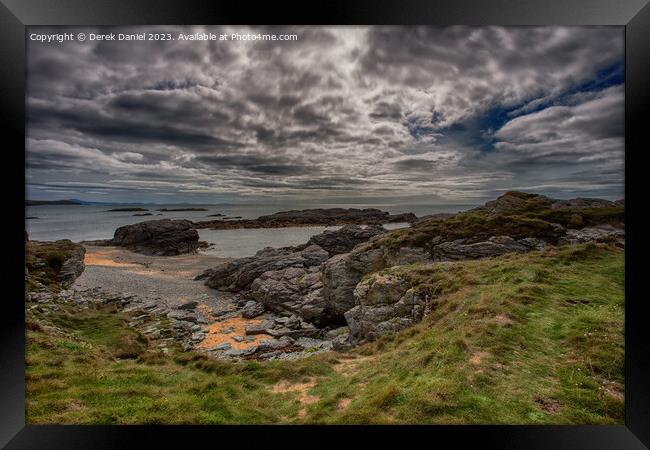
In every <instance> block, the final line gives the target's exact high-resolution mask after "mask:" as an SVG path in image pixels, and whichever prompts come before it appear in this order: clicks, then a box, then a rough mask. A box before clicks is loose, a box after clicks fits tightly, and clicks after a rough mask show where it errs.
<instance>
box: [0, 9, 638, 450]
mask: <svg viewBox="0 0 650 450" xmlns="http://www.w3.org/2000/svg"><path fill="white" fill-rule="evenodd" d="M270 23H277V24H304V25H308V24H319V25H326V24H331V25H334V24H350V25H352V24H354V25H371V24H391V25H392V24H411V25H415V24H420V25H622V26H625V30H626V32H625V36H626V41H625V52H626V54H625V63H626V69H625V95H626V100H625V128H626V143H625V145H626V152H625V180H626V183H625V197H626V241H627V246H626V268H625V276H626V310H625V316H626V321H625V323H626V330H625V331H626V337H625V351H626V353H625V361H626V369H625V425H619V426H430V427H372V428H370V427H312V426H306V427H255V426H250V427H249V426H246V427H225V426H224V427H190V426H187V427H186V426H175V427H164V426H129V427H118V426H56V425H51V426H37V425H26V424H25V370H24V358H25V336H24V322H25V315H24V314H25V311H24V303H23V302H22V300H21V291H22V292H23V293H24V283H23V267H22V266H23V265H24V264H23V263H24V248H23V241H22V236H23V233H24V226H25V224H24V197H25V195H24V194H25V188H24V184H25V178H24V170H20V167H21V166H20V165H21V164H23V165H24V158H25V154H24V142H25V136H24V132H25V78H26V54H25V47H26V44H25V34H26V33H25V29H26V28H25V27H26V26H29V25H145V24H158V25H175V24H247V25H253V24H270ZM0 49H1V52H0V61H1V62H2V69H1V70H0V98H1V103H0V117H1V118H2V124H3V127H2V128H3V138H4V139H3V141H4V142H3V143H4V144H5V145H6V146H5V151H4V152H3V156H4V157H5V159H6V160H7V161H6V166H5V174H4V176H3V177H2V178H3V187H4V191H3V192H4V193H5V195H6V196H7V197H8V199H7V202H6V203H5V211H7V210H8V211H9V212H8V214H7V215H8V216H10V217H9V220H7V219H6V220H5V222H6V223H5V225H8V230H9V234H8V236H9V239H7V241H8V242H10V243H11V245H10V250H9V251H8V252H7V253H5V254H4V257H5V258H6V260H7V261H6V262H7V264H6V268H5V269H4V270H5V272H4V275H5V276H4V278H5V280H7V283H6V285H9V286H10V287H11V289H10V290H8V291H5V294H4V295H3V296H2V297H3V302H2V313H1V314H0V316H1V317H3V319H4V320H3V326H2V327H1V328H0V330H1V331H0V332H1V333H2V340H1V342H2V343H1V345H2V351H1V353H0V391H1V395H0V400H1V403H0V408H1V409H2V412H1V414H0V417H1V419H0V445H3V446H5V448H8V449H44V448H47V449H58V448H61V449H64V448H65V449H74V448H93V449H99V448H111V449H112V448H131V447H136V446H137V447H139V448H142V447H143V443H144V444H145V445H144V447H150V446H151V447H153V446H159V445H162V444H164V443H167V444H170V443H173V442H174V441H176V442H182V443H183V446H184V447H185V448H187V447H204V446H205V445H206V444H205V443H208V445H211V446H217V445H219V443H223V444H225V441H224V439H225V437H235V438H237V439H240V440H241V439H245V443H244V444H242V443H241V442H240V444H226V445H244V446H245V447H253V446H256V445H259V444H262V445H265V446H269V445H271V444H272V443H277V444H281V445H284V446H286V445H287V442H289V443H291V444H292V445H290V446H298V445H300V443H301V442H302V443H304V445H308V446H310V447H313V446H315V445H316V446H319V445H328V446H331V445H340V442H339V441H338V439H337V438H330V437H328V436H326V437H323V438H321V437H319V436H320V434H321V433H324V434H326V435H329V434H338V433H342V432H343V433H345V434H352V433H363V434H367V435H368V436H369V437H370V436H372V438H373V439H378V440H380V441H383V443H385V444H389V443H393V444H398V445H399V444H401V443H404V444H407V445H410V444H408V442H409V441H411V440H412V439H414V433H415V432H416V433H417V435H418V436H417V437H418V438H420V439H422V438H424V439H425V440H424V441H421V442H425V443H427V444H428V445H427V446H429V445H431V446H434V445H435V446H440V443H441V442H453V443H454V448H456V447H459V446H463V445H465V444H474V445H476V444H479V445H480V446H481V447H486V448H520V449H546V448H550V449H565V448H566V449H642V448H647V447H646V446H650V402H649V401H648V391H649V386H650V383H648V380H650V370H649V367H650V364H649V362H650V356H649V355H650V352H649V351H648V347H647V343H648V339H647V336H648V332H647V330H648V327H647V325H646V322H647V320H648V315H647V314H644V313H645V312H646V311H647V309H646V308H645V303H646V299H645V298H644V297H643V296H642V295H640V294H641V292H643V291H642V289H641V288H642V286H643V277H644V272H645V271H646V270H647V269H645V267H644V265H643V262H642V259H641V257H642V255H643V253H644V249H645V248H646V245H645V244H646V243H647V238H646V236H645V234H646V233H644V229H645V225H646V224H647V223H646V219H645V216H646V215H647V214H644V211H643V207H644V205H643V204H640V203H639V201H640V200H641V198H642V197H641V194H639V193H637V192H635V191H634V190H633V188H632V186H633V184H634V183H638V184H639V185H641V184H642V182H643V176H644V175H643V173H641V171H642V170H644V168H645V166H644V165H643V164H642V161H641V158H642V157H643V153H644V152H647V151H648V140H649V138H648V137H647V136H648V130H647V128H648V127H647V123H648V122H647V120H648V119H647V118H646V117H648V116H650V115H649V114H648V112H649V109H650V75H649V74H650V58H649V57H648V55H650V4H648V0H620V1H611V0H546V1H532V0H519V1H516V0H491V1H481V0H447V1H437V2H433V1H425V0H401V1H390V0H362V1H360V0H357V1H351V0H348V1H345V0H334V1H328V2H296V1H291V2H281V3H280V2H264V3H260V4H252V3H250V2H225V1H222V0H214V1H209V2H208V1H200V0H183V1H179V0H119V1H115V0H113V1H110V0H58V1H56V0H0ZM23 168H24V166H23ZM20 261H23V263H20ZM288 434H291V435H292V437H291V441H287V439H288V438H289V437H288V436H287V435H288ZM295 434H298V435H299V436H296V437H295V438H294V437H293V435H295ZM333 439H337V440H333ZM200 440H204V442H205V443H201V442H199V441H200ZM413 445H416V444H415V441H413ZM301 446H302V445H301ZM445 447H446V446H445Z"/></svg>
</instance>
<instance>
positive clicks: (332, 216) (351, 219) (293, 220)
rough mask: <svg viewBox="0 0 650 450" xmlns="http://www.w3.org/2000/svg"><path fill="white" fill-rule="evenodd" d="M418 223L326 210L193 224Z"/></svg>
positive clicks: (406, 217) (371, 211)
mask: <svg viewBox="0 0 650 450" xmlns="http://www.w3.org/2000/svg"><path fill="white" fill-rule="evenodd" d="M416 220H417V217H416V216H415V214H412V213H405V214H389V213H387V212H385V211H381V210H379V209H375V208H366V209H357V208H348V209H344V208H327V209H303V210H293V211H283V212H278V213H275V214H270V215H267V216H260V217H258V218H257V219H235V220H233V219H218V220H208V221H200V222H194V227H195V228H197V229H200V228H209V229H213V230H223V229H235V228H283V227H296V226H332V225H383V224H386V223H398V222H407V223H412V222H415V221H416Z"/></svg>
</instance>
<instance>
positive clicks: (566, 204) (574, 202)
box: [551, 197, 620, 209]
mask: <svg viewBox="0 0 650 450" xmlns="http://www.w3.org/2000/svg"><path fill="white" fill-rule="evenodd" d="M616 206H620V205H617V204H616V203H615V202H610V201H609V200H603V199H601V198H582V197H578V198H572V199H570V200H555V201H553V203H552V204H551V209H587V208H612V207H616Z"/></svg>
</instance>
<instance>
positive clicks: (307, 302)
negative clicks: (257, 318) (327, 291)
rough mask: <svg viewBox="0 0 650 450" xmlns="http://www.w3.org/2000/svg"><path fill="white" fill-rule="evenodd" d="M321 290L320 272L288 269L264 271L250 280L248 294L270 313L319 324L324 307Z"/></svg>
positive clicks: (296, 268) (285, 322) (295, 268)
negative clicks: (286, 314)
mask: <svg viewBox="0 0 650 450" xmlns="http://www.w3.org/2000/svg"><path fill="white" fill-rule="evenodd" d="M321 288H322V283H321V281H320V273H319V272H310V271H309V270H307V269H305V268H298V267H290V268H286V269H282V270H275V271H269V272H264V273H263V274H261V275H260V276H259V277H258V278H257V279H255V281H253V283H252V284H251V287H250V290H249V292H248V295H249V296H250V297H251V298H254V299H255V300H257V301H259V302H260V303H262V304H263V305H264V306H265V307H266V308H267V309H268V310H270V311H274V312H276V313H282V312H288V313H291V314H296V315H298V316H299V317H300V318H303V319H305V320H307V321H314V322H316V323H318V322H319V321H320V320H321V319H322V318H323V317H322V313H323V310H324V306H325V305H324V300H323V297H322V296H321ZM288 322H290V321H288V320H287V321H283V322H281V323H283V324H287V323H288ZM298 322H299V320H298Z"/></svg>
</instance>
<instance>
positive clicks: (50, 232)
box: [25, 203, 477, 258]
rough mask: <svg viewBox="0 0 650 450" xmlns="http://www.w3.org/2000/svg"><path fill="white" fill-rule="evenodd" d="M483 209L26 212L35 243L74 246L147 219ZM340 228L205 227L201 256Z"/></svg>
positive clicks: (55, 208)
mask: <svg viewBox="0 0 650 450" xmlns="http://www.w3.org/2000/svg"><path fill="white" fill-rule="evenodd" d="M475 206H477V205H408V204H383V205H376V204H373V205H363V204H345V205H341V204H337V205H332V204H322V203H320V204H311V205H304V204H301V205H300V206H299V207H296V206H295V205H293V206H290V205H289V206H288V205H278V204H255V205H252V204H246V205H233V204H223V205H197V204H192V205H187V204H182V205H180V204H179V205H168V204H166V205H125V204H116V205H110V204H102V205H38V206H27V207H26V208H25V217H26V220H25V229H26V231H27V233H28V234H29V239H30V240H38V241H55V240H59V239H70V240H71V241H73V242H80V241H88V240H95V239H110V238H112V237H113V234H114V233H115V230H116V229H117V228H119V227H121V226H123V225H130V224H134V223H138V222H143V221H145V220H155V219H163V218H168V219H189V220H192V221H201V220H213V219H218V217H208V216H210V215H213V214H224V215H225V216H227V217H241V218H243V219H255V218H257V217H259V216H263V215H267V214H273V213H276V212H279V211H289V210H293V209H307V208H333V207H340V208H378V209H381V210H383V211H387V212H389V213H392V214H399V213H406V212H412V213H414V214H415V215H417V216H418V217H419V216H423V215H427V214H436V213H453V212H458V211H463V210H467V209H470V208H473V207H475ZM128 207H138V208H143V209H147V210H148V211H147V212H150V213H152V214H153V215H152V216H134V214H141V213H142V212H116V211H108V210H110V209H114V208H128ZM162 208H167V209H177V208H204V209H207V211H157V210H158V209H162ZM408 226H409V224H408V223H392V224H386V225H384V227H385V228H387V229H395V228H401V227H408ZM338 228H340V227H338V226H333V227H323V226H310V227H287V228H246V229H231V230H209V229H200V230H198V232H199V239H200V240H202V241H207V242H208V243H209V244H213V245H212V246H210V247H208V248H207V249H202V250H200V251H201V253H205V254H209V255H214V256H220V257H224V258H241V257H244V256H252V255H254V254H255V253H256V252H257V251H258V250H261V249H263V248H265V247H285V246H292V245H299V244H303V243H305V242H307V241H308V240H309V238H310V237H311V236H313V235H315V234H319V233H322V232H323V231H325V230H335V229H338Z"/></svg>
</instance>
